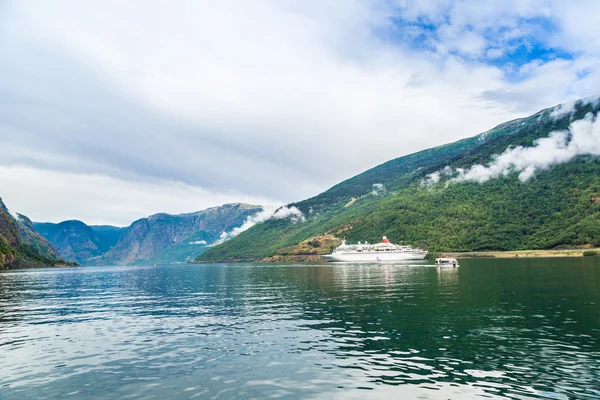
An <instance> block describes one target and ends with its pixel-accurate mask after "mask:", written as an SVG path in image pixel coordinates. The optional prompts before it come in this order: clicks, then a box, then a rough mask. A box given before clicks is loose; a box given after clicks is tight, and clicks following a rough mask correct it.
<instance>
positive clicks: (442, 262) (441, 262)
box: [435, 258, 459, 268]
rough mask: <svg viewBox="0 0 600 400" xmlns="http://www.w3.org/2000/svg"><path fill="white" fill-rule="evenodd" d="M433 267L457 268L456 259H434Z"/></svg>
mask: <svg viewBox="0 0 600 400" xmlns="http://www.w3.org/2000/svg"><path fill="white" fill-rule="evenodd" d="M435 265H436V266H438V267H453V268H456V267H458V266H459V265H458V260H457V259H456V258H436V259H435Z"/></svg>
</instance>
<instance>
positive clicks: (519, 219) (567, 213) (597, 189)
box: [198, 103, 600, 261]
mask: <svg viewBox="0 0 600 400" xmlns="http://www.w3.org/2000/svg"><path fill="white" fill-rule="evenodd" d="M598 109H599V106H598V105H596V106H593V105H591V104H583V103H580V104H578V106H577V107H576V111H575V113H574V114H573V116H572V119H570V116H568V115H567V116H564V117H563V118H560V119H553V118H550V117H549V113H550V110H544V111H541V112H539V113H537V114H536V115H534V116H532V117H529V118H525V119H519V120H516V121H511V122H508V123H505V124H502V125H500V126H498V127H496V128H494V129H492V130H490V131H489V132H486V133H484V134H482V135H479V136H476V137H473V138H470V139H465V140H461V141H459V142H456V143H453V144H449V145H445V146H440V147H436V148H433V149H429V150H425V151H422V152H419V153H415V154H412V155H409V156H405V157H400V158H398V159H395V160H392V161H389V162H387V163H385V164H382V165H380V166H378V167H375V168H373V169H371V170H369V171H366V172H365V173H363V174H360V175H358V176H356V177H354V178H351V179H348V180H347V181H345V182H342V183H340V184H338V185H336V186H334V187H333V188H331V189H330V190H328V191H326V192H324V193H322V194H320V195H318V196H316V197H313V198H311V199H308V200H305V201H302V202H299V203H295V204H292V205H293V206H296V207H298V208H299V209H300V210H301V211H302V212H303V213H304V215H305V216H306V220H305V221H302V222H292V221H290V220H269V221H266V222H265V223H262V224H258V225H256V226H254V227H253V228H251V229H249V230H248V231H246V232H243V233H242V234H240V235H239V236H237V237H235V238H233V239H231V240H229V241H227V242H225V243H223V244H222V245H220V246H216V247H214V248H212V249H210V250H209V251H207V252H206V253H204V254H203V255H201V256H200V257H199V258H198V260H199V261H217V260H255V259H262V258H264V257H270V256H274V255H276V254H277V252H278V251H279V250H281V249H284V248H288V247H291V246H294V245H296V244H298V243H300V242H302V241H304V240H307V239H308V238H310V237H312V236H317V235H322V234H325V233H331V234H333V235H335V236H337V237H338V238H340V237H346V238H347V239H348V240H349V241H358V240H368V241H370V242H374V241H378V240H380V239H381V236H382V235H387V236H388V237H389V238H390V239H392V240H393V241H394V242H397V241H400V240H402V241H403V242H405V243H408V244H411V245H422V244H426V245H428V246H429V249H430V250H431V251H432V252H441V251H483V250H519V249H552V248H557V247H561V246H577V245H583V244H593V245H598V244H599V243H600V230H599V229H598V226H600V201H599V200H598V199H600V162H599V160H598V159H597V158H593V157H586V156H580V157H578V158H576V159H574V160H573V161H571V162H569V163H567V164H561V165H557V166H554V167H553V168H551V169H549V170H547V171H541V172H538V173H537V174H536V176H535V177H534V178H532V179H531V180H529V181H528V182H526V183H522V182H520V181H519V180H518V178H517V175H516V174H511V175H509V176H507V177H503V178H498V179H492V180H490V181H488V182H486V183H483V184H479V183H474V182H464V183H450V184H449V185H447V187H446V182H444V181H442V182H440V183H438V184H436V185H433V186H430V187H423V186H422V185H421V181H422V179H423V178H424V177H425V176H426V175H428V174H430V173H433V172H436V171H440V170H441V169H443V168H444V167H445V166H450V167H452V168H468V167H470V166H471V165H474V164H485V163H487V162H489V161H490V160H491V159H492V157H493V156H494V155H497V154H500V153H502V152H503V151H505V150H506V149H507V148H509V147H511V146H531V145H532V144H533V142H534V141H535V140H536V139H539V138H542V137H547V136H548V134H549V133H550V132H552V131H556V130H563V129H566V128H568V126H569V124H570V122H571V121H572V120H573V119H580V118H583V116H585V114H587V113H588V112H594V113H596V112H598ZM374 184H382V185H383V187H384V189H385V190H383V191H379V193H376V194H373V193H372V191H373V185H374ZM353 197H355V198H357V200H356V201H354V202H353V203H352V204H351V205H349V206H347V207H345V205H347V204H348V202H349V201H350V200H351V199H352V198H353ZM342 227H345V228H344V229H342Z"/></svg>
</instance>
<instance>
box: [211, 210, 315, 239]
mask: <svg viewBox="0 0 600 400" xmlns="http://www.w3.org/2000/svg"><path fill="white" fill-rule="evenodd" d="M286 218H289V219H290V220H291V221H292V222H302V221H304V220H305V218H304V215H303V214H302V212H301V211H300V210H298V208H296V207H293V206H292V207H285V206H284V207H264V208H263V210H262V211H259V212H257V213H256V214H253V215H250V216H249V217H248V218H246V221H244V223H243V224H242V225H241V226H238V227H236V228H233V229H232V230H231V231H229V232H223V233H221V235H220V237H219V240H217V241H216V242H215V243H213V245H217V244H220V243H223V242H224V241H226V240H228V239H231V238H232V237H235V236H237V235H239V234H240V233H242V232H244V231H247V230H248V229H250V228H252V227H253V226H254V225H256V224H259V223H261V222H265V221H267V220H270V219H286Z"/></svg>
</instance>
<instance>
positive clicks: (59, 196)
mask: <svg viewBox="0 0 600 400" xmlns="http://www.w3.org/2000/svg"><path fill="white" fill-rule="evenodd" d="M0 188H1V191H2V199H3V200H4V201H5V203H6V204H8V205H10V207H11V208H13V209H14V210H17V211H18V212H19V213H21V214H24V215H26V216H28V217H29V218H31V219H32V220H33V221H40V222H43V221H51V222H60V221H65V220H69V219H73V218H77V219H80V220H82V221H84V222H86V223H88V224H93V225H105V224H106V225H117V226H128V225H129V224H131V222H133V221H134V220H136V219H139V218H143V217H147V216H148V215H151V214H155V213H156V212H157V211H160V212H166V213H170V214H179V213H183V212H191V211H197V210H203V209H206V208H209V207H213V206H215V205H221V204H226V203H235V202H243V203H248V204H257V205H263V204H276V203H275V201H274V200H273V199H267V198H260V197H252V196H247V195H245V194H243V193H214V192H209V191H207V190H204V189H201V188H198V187H193V186H189V185H185V184H182V183H181V182H169V181H166V182H165V181H143V180H142V181H136V180H123V179H116V178H111V177H107V176H105V175H98V174H85V173H68V174H67V173H61V172H56V171H47V170H43V169H38V168H31V167H23V166H14V167H5V166H1V165H0Z"/></svg>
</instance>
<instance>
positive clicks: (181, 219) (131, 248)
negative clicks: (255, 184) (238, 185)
mask: <svg viewBox="0 0 600 400" xmlns="http://www.w3.org/2000/svg"><path fill="white" fill-rule="evenodd" d="M261 210H262V208H261V207H260V206H254V205H249V204H239V203H236V204H225V205H223V206H221V207H213V208H209V209H207V210H203V211H198V212H194V213H189V214H179V215H171V214H155V215H152V216H150V217H148V218H142V219H140V220H137V221H135V222H134V223H133V224H131V226H130V227H129V228H127V230H126V231H125V232H124V233H123V235H122V236H121V238H120V239H119V241H118V243H117V244H116V245H115V246H114V247H113V248H112V249H111V250H109V251H108V252H107V253H106V254H104V255H103V256H102V257H101V258H99V259H93V260H90V263H102V264H117V265H127V264H136V263H138V264H139V263H172V262H185V261H190V260H193V259H194V258H195V257H197V256H198V255H199V254H201V253H203V252H204V251H205V250H206V249H207V248H208V246H209V245H210V244H211V243H213V242H215V241H216V240H218V239H219V236H220V235H221V234H222V233H223V232H228V231H230V230H231V229H233V228H235V227H239V226H241V225H242V224H243V223H244V221H246V219H247V218H248V217H249V216H251V215H253V214H255V213H257V212H259V211H261Z"/></svg>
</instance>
